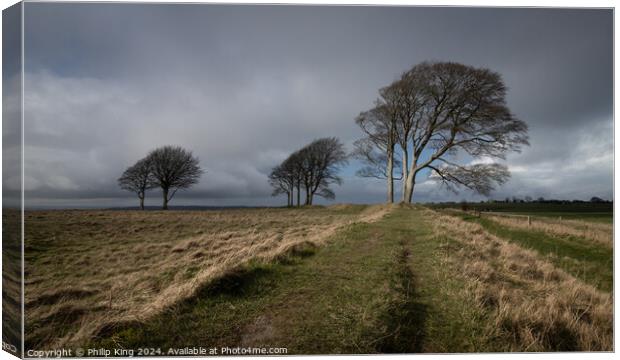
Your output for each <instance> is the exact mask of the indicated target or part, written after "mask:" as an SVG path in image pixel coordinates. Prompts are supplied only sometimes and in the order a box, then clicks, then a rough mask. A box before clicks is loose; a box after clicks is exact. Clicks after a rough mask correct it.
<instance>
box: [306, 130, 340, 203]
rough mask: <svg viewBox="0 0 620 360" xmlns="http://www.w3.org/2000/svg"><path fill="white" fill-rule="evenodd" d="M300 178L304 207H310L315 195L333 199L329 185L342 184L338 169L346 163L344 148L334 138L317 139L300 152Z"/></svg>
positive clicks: (333, 195)
mask: <svg viewBox="0 0 620 360" xmlns="http://www.w3.org/2000/svg"><path fill="white" fill-rule="evenodd" d="M300 156H301V159H302V160H303V161H302V172H303V174H302V177H303V183H304V186H305V188H306V202H305V204H306V205H312V202H313V199H314V196H315V195H318V196H321V197H324V198H326V199H333V198H335V194H334V192H333V191H332V190H331V189H330V188H329V186H330V185H331V184H338V185H340V184H342V179H341V178H340V177H339V176H338V172H339V170H340V167H341V166H343V165H346V164H347V162H348V157H347V153H346V151H345V150H344V146H343V145H342V143H341V142H340V140H338V139H337V138H335V137H330V138H322V139H317V140H314V141H313V142H311V143H310V144H308V145H307V146H305V147H304V148H303V149H301V150H300Z"/></svg>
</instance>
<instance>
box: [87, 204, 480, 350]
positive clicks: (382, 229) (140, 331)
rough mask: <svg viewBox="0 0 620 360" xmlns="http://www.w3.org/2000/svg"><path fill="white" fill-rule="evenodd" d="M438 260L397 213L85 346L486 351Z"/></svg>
mask: <svg viewBox="0 0 620 360" xmlns="http://www.w3.org/2000/svg"><path fill="white" fill-rule="evenodd" d="M442 251H445V250H444V249H443V248H442V244H441V242H440V241H439V240H438V239H435V238H433V236H432V234H431V229H430V227H429V226H428V225H427V224H426V223H425V222H424V219H422V218H421V211H418V210H413V211H412V210H410V209H402V208H399V209H395V211H392V212H391V213H390V214H388V215H387V216H386V217H384V218H383V219H382V220H380V221H377V222H374V223H357V224H353V225H350V226H348V227H347V228H346V229H345V230H343V231H341V232H339V233H338V234H337V235H336V236H334V238H333V239H332V240H331V241H330V243H329V244H328V245H327V246H325V247H322V248H320V249H310V248H308V249H305V250H303V251H300V252H298V253H297V254H295V255H294V256H290V257H289V258H287V259H284V260H283V261H281V262H279V263H277V264H254V265H253V266H251V267H250V268H248V269H245V270H244V271H241V272H239V273H237V274H234V275H231V276H229V277H227V278H226V279H223V280H221V281H219V282H218V283H216V284H212V285H211V286H209V287H208V288H205V289H204V290H202V291H201V292H200V293H199V294H198V296H196V297H194V298H192V299H190V300H188V301H185V302H183V303H181V304H178V305H177V306H174V307H172V308H170V309H168V310H167V311H166V312H165V313H164V314H162V315H161V316H158V317H157V318H155V319H152V320H150V321H149V322H147V323H145V324H140V325H137V324H136V325H132V326H128V327H125V328H123V329H116V330H115V331H113V332H112V333H109V334H107V336H106V338H104V339H100V340H99V341H97V342H96V343H94V344H91V345H92V346H112V347H116V346H122V347H126V348H138V347H143V346H149V347H160V348H161V349H162V351H167V349H168V348H169V347H183V346H195V345H197V344H201V345H202V346H205V347H210V346H217V347H222V346H230V347H235V346H264V347H286V348H288V352H289V354H300V353H303V354H318V353H376V352H422V351H424V352H429V351H430V352H448V351H473V350H481V349H487V348H488V344H481V343H480V342H481V341H483V340H480V339H486V338H485V337H484V336H480V335H481V334H480V332H481V331H483V330H482V329H483V328H484V326H482V324H483V323H484V319H483V317H484V315H483V314H479V313H476V310H475V309H476V307H475V306H470V305H471V304H470V303H469V302H471V301H473V300H472V299H468V298H466V297H465V296H464V294H463V293H462V292H461V291H460V289H462V287H463V286H462V284H460V283H458V280H455V279H454V277H453V276H451V275H450V274H448V273H447V271H448V270H449V269H448V268H447V267H444V266H443V265H444V264H442V263H441V256H438V255H440V254H439V253H440V252H442ZM413 269H415V271H414V270H413ZM477 339H478V340H477ZM485 341H486V340H485Z"/></svg>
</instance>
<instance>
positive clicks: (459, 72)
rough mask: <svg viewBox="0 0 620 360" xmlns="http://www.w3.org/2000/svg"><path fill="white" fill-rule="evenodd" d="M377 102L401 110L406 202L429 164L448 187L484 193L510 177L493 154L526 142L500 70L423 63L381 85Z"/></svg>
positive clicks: (398, 119) (501, 155)
mask: <svg viewBox="0 0 620 360" xmlns="http://www.w3.org/2000/svg"><path fill="white" fill-rule="evenodd" d="M379 101H380V102H382V103H384V104H386V106H388V107H389V108H391V109H392V110H391V113H392V114H394V115H395V117H396V123H397V134H398V136H397V139H398V143H399V145H400V152H401V154H402V159H403V160H402V169H403V201H405V202H411V201H412V198H413V192H414V189H415V184H416V177H417V175H419V174H420V172H421V171H423V170H425V169H427V170H428V171H430V172H431V177H433V178H435V179H438V180H439V181H441V182H442V183H443V184H446V185H447V186H448V187H449V188H450V189H453V190H455V189H457V188H462V187H464V188H469V189H471V190H473V191H476V192H478V193H480V194H484V195H487V194H489V192H490V191H492V190H493V189H494V187H495V185H496V184H503V183H504V182H506V181H507V180H508V178H509V176H510V173H509V172H508V169H507V168H506V166H504V165H502V164H499V163H497V162H496V161H497V160H499V159H505V157H506V154H507V153H509V152H511V151H520V149H521V146H523V145H527V144H528V138H527V125H526V124H525V123H524V122H523V121H521V120H519V119H517V118H516V117H515V116H514V115H513V114H512V112H511V111H510V109H508V107H507V105H506V86H505V85H504V83H503V81H502V79H501V76H500V75H499V74H498V73H496V72H493V71H491V70H488V69H483V68H474V67H471V66H466V65H462V64H458V63H452V62H424V63H421V64H419V65H416V66H414V67H413V68H412V69H411V70H409V71H407V72H405V73H404V74H402V76H401V77H400V78H399V79H398V80H397V81H395V82H394V83H392V84H391V85H389V86H388V87H386V88H384V89H382V90H381V91H380V100H379ZM377 149H379V150H381V148H380V147H377ZM386 154H387V153H386ZM464 155H465V156H464ZM463 158H468V159H469V160H472V159H479V160H478V161H470V162H469V163H463V160H462V159H463Z"/></svg>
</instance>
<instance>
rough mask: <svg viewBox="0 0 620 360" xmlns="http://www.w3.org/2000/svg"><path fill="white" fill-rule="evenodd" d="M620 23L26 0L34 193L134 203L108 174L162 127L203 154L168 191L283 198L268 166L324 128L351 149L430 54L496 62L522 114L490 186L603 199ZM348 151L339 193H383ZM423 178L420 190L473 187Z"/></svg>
mask: <svg viewBox="0 0 620 360" xmlns="http://www.w3.org/2000/svg"><path fill="white" fill-rule="evenodd" d="M612 25H613V14H612V11H611V10H568V9H480V8H420V7H408V8H405V7H336V6H331V7H311V6H258V5H257V6H247V5H243V6H241V5H237V6H231V5H196V4H194V5H184V4H173V5H165V4H159V5H153V4H111V3H107V4H106V3H100V4H75V3H74V4H59V3H51V4H46V3H26V5H25V49H24V50H25V100H24V101H25V134H24V136H25V139H26V146H25V149H24V151H25V164H26V168H25V178H24V183H25V190H26V199H27V205H28V206H31V207H49V206H57V207H93V206H95V207H97V206H103V207H108V206H127V205H135V203H136V199H135V198H134V197H133V196H132V195H131V194H129V193H124V192H123V191H121V190H119V189H118V188H117V185H116V179H117V178H118V176H119V175H120V174H121V173H122V171H123V170H124V169H125V168H126V167H127V166H129V165H131V164H132V163H133V162H135V161H136V160H137V159H139V158H141V157H143V156H144V155H146V153H147V152H148V151H149V150H151V149H152V148H154V147H157V146H160V145H166V144H175V145H182V146H184V147H186V148H188V149H190V150H192V151H193V152H194V154H195V155H197V156H198V157H199V158H200V162H201V164H202V166H203V167H204V168H205V169H206V171H207V172H206V175H205V176H203V178H202V181H201V182H200V184H198V185H197V186H195V187H194V188H192V189H191V190H188V191H186V192H184V193H180V194H178V195H177V196H176V197H175V199H174V200H173V202H172V204H173V205H278V204H282V203H284V202H285V199H282V198H272V197H271V196H270V193H271V190H270V188H269V186H268V184H267V178H266V174H268V172H269V170H270V168H271V167H273V166H274V165H276V164H278V163H279V162H280V161H281V160H282V159H284V158H285V157H286V156H287V154H289V153H290V152H291V151H293V150H296V149H297V148H299V147H300V146H302V145H304V144H305V143H307V142H309V141H311V140H313V139H314V138H317V137H323V136H337V137H339V138H340V139H342V141H343V142H344V143H345V144H347V146H348V147H349V149H350V148H351V143H352V142H353V141H354V140H355V139H357V138H359V137H360V136H361V133H360V131H359V130H358V129H357V128H356V125H355V124H354V118H355V116H356V115H357V114H358V113H359V112H360V111H363V110H365V109H368V108H369V107H371V106H372V103H373V100H374V99H375V98H376V97H377V89H378V88H380V87H382V86H385V85H387V84H389V83H390V82H391V81H393V80H394V79H395V78H396V77H397V76H398V75H399V74H400V73H401V72H403V71H405V70H407V69H409V68H410V67H411V66H413V65H415V64H417V63H419V62H421V61H425V60H437V61H457V62H461V63H464V64H468V65H473V66H476V67H488V68H490V69H492V70H494V71H497V72H499V73H501V74H502V76H503V79H504V81H505V83H506V85H507V86H508V87H509V92H508V105H509V107H510V108H511V109H512V111H513V112H514V113H515V114H516V115H517V116H518V117H519V118H521V119H523V120H525V121H526V122H527V123H528V125H529V127H530V133H529V134H530V142H531V146H530V147H529V148H526V149H524V151H523V152H522V153H521V154H514V155H510V156H509V157H508V160H507V164H508V166H509V168H510V169H511V171H512V178H511V180H510V181H509V182H508V183H507V184H505V185H504V186H502V187H500V188H498V189H497V190H496V191H495V192H494V193H493V195H492V196H491V197H492V198H498V199H499V198H504V197H505V196H513V195H515V196H521V197H523V196H532V197H539V196H543V197H545V198H568V199H589V198H590V197H592V196H599V197H603V198H607V199H611V198H612V196H613V185H612V178H613V131H612V128H613V111H612V110H613V98H612V93H613V79H612V73H613V62H612V59H613V53H612V41H613V36H612V35H613V33H612ZM358 167H359V164H358V163H355V162H352V163H351V164H350V165H349V166H348V167H347V168H346V169H343V178H344V185H343V186H341V187H339V188H335V191H336V196H337V199H336V201H337V202H380V201H383V199H384V197H385V196H384V185H383V183H382V182H379V183H377V182H376V181H373V180H369V179H362V178H357V177H356V176H355V170H356V169H357V168H358ZM418 183H420V184H419V186H418V187H417V189H416V193H415V194H414V198H415V200H417V201H440V200H461V199H476V200H477V199H480V197H477V196H475V195H473V194H471V193H469V192H467V191H462V192H460V193H459V194H456V195H455V194H453V193H450V192H448V191H446V190H445V189H442V188H440V187H438V186H436V185H435V184H433V183H432V182H431V181H427V180H426V179H424V178H421V179H418ZM159 203H160V195H159V193H158V192H153V193H150V194H148V196H147V204H150V205H157V204H159Z"/></svg>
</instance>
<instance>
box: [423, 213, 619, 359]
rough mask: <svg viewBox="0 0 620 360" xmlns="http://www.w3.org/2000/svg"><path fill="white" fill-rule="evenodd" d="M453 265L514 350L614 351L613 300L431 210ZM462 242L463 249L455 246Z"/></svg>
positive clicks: (474, 227) (467, 224)
mask: <svg viewBox="0 0 620 360" xmlns="http://www.w3.org/2000/svg"><path fill="white" fill-rule="evenodd" d="M427 216H428V217H429V218H431V219H432V222H433V226H434V230H435V232H436V234H437V236H442V237H444V238H446V239H447V240H449V241H448V243H447V244H446V249H447V250H448V251H450V249H451V248H454V249H453V250H452V251H453V252H452V253H451V254H450V255H449V258H450V261H452V262H454V263H455V265H456V266H457V267H459V268H461V269H462V270H463V272H462V274H463V277H464V278H465V280H466V282H467V283H468V284H469V290H470V291H471V292H472V293H473V295H474V296H475V297H476V299H477V302H478V304H479V306H480V307H481V308H483V309H486V310H488V311H489V312H490V314H492V315H491V316H492V324H493V325H494V326H493V328H492V329H489V332H490V333H494V334H495V336H500V337H502V338H506V339H508V341H509V342H510V343H511V344H512V345H511V347H510V349H511V350H513V351H550V350H565V351H567V350H592V351H596V350H606V351H611V350H613V314H612V297H611V295H609V294H607V293H603V292H601V291H598V290H596V289H595V288H593V287H592V286H590V285H587V284H585V283H583V282H581V281H579V280H577V279H575V278H574V277H572V276H570V275H568V274H567V273H565V272H564V271H562V270H560V269H558V268H556V267H554V266H553V265H551V264H550V263H548V262H546V261H544V260H542V259H541V258H540V257H539V256H538V255H537V254H536V253H535V252H533V251H530V250H526V249H523V248H521V247H519V246H517V245H515V244H512V243H509V242H507V241H504V240H502V239H500V238H497V237H495V236H493V235H491V234H489V233H487V232H485V231H484V229H483V228H482V227H481V226H480V225H479V224H476V223H470V222H465V221H463V220H461V219H459V218H457V217H455V216H448V215H442V214H440V213H437V212H432V211H428V213H427ZM450 242H457V243H458V244H459V245H458V246H452V245H450Z"/></svg>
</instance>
